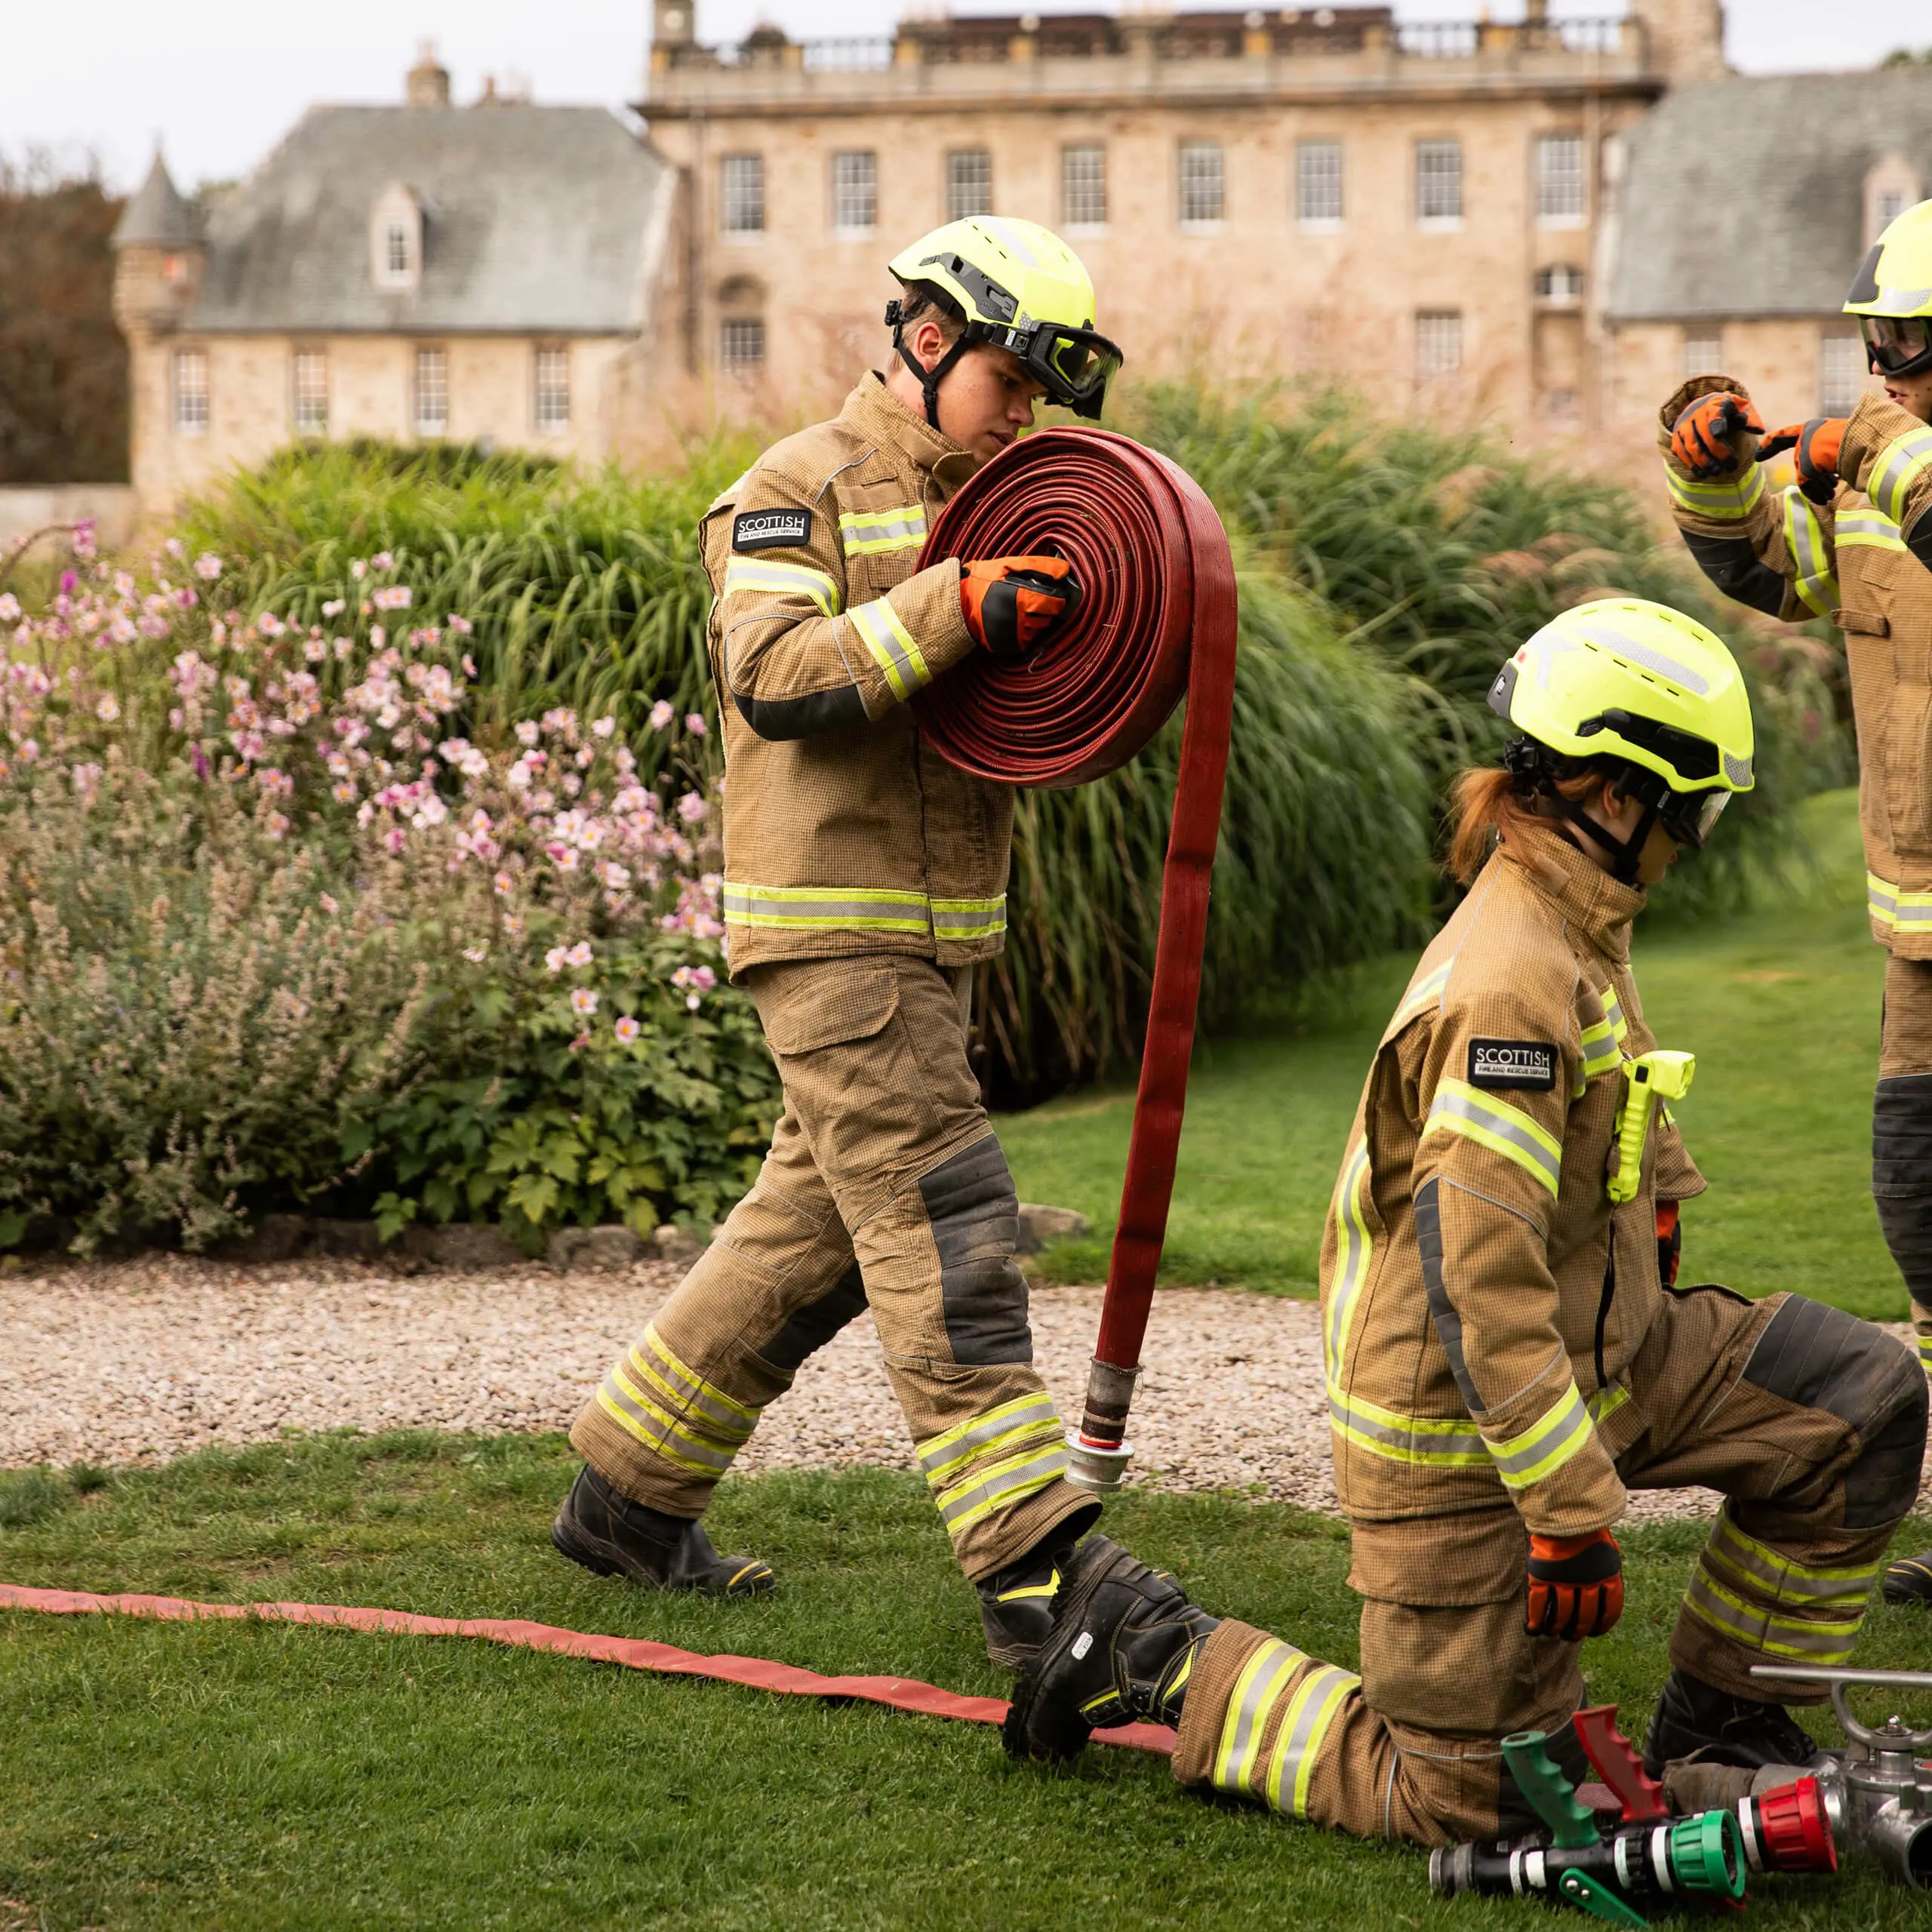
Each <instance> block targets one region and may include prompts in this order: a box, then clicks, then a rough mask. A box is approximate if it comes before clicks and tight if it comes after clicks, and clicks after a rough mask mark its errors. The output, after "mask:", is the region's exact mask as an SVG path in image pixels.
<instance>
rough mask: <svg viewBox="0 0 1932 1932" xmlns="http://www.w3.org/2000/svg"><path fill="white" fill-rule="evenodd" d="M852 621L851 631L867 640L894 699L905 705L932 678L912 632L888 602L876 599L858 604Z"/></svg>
mask: <svg viewBox="0 0 1932 1932" xmlns="http://www.w3.org/2000/svg"><path fill="white" fill-rule="evenodd" d="M851 619H852V628H853V629H854V630H856V631H857V632H858V633H859V635H860V638H863V640H864V642H865V647H866V649H867V650H868V651H870V652H871V653H872V661H873V662H874V663H875V664H877V665H878V668H879V672H880V674H881V675H882V676H883V677H884V679H885V681H886V682H887V683H888V685H891V688H892V694H893V696H894V697H896V698H897V699H898V700H899V701H900V703H902V704H903V703H904V702H905V701H906V699H908V698H909V697H911V696H912V694H913V693H914V692H915V691H917V690H918V688H919V687H920V686H921V685H923V684H925V683H927V682H928V681H929V680H930V679H931V677H932V675H933V674H932V673H931V671H929V670H928V669H927V668H926V660H925V659H924V657H922V656H921V654H920V651H919V647H918V645H916V644H915V643H914V642H913V641H912V632H910V631H909V630H908V629H906V626H904V624H903V623H900V618H899V613H898V612H897V611H895V610H894V608H892V605H891V602H890V601H889V600H888V599H887V598H883V597H875V598H873V599H872V601H871V602H870V603H869V604H861V605H857V607H856V608H854V610H853V611H852V613H851Z"/></svg>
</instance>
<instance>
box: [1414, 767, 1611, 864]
mask: <svg viewBox="0 0 1932 1932" xmlns="http://www.w3.org/2000/svg"><path fill="white" fill-rule="evenodd" d="M1610 777H1611V774H1609V773H1607V772H1606V771H1600V770H1598V771H1589V770H1586V771H1579V772H1577V774H1575V775H1574V777H1568V778H1559V779H1558V780H1555V786H1556V789H1557V790H1558V791H1559V792H1561V793H1562V794H1563V795H1564V797H1565V798H1568V799H1570V800H1571V801H1572V802H1573V803H1574V804H1583V803H1584V802H1585V801H1586V800H1587V799H1589V798H1591V797H1592V796H1593V795H1595V793H1597V792H1600V791H1601V790H1602V789H1604V786H1605V785H1606V784H1607V783H1609V782H1610ZM1551 823H1552V820H1550V819H1549V817H1546V815H1545V814H1543V813H1541V812H1539V811H1537V804H1536V801H1535V800H1534V798H1527V797H1525V796H1524V794H1523V793H1522V792H1519V791H1518V789H1516V781H1515V780H1514V779H1513V778H1512V777H1510V775H1509V773H1508V772H1506V771H1500V770H1498V769H1497V768H1496V767H1494V766H1493V765H1492V766H1486V767H1479V768H1475V769H1472V770H1471V771H1465V772H1463V773H1462V774H1460V775H1459V776H1458V777H1457V780H1456V782H1455V784H1454V786H1453V787H1452V788H1451V792H1450V798H1449V854H1448V863H1449V873H1450V876H1451V878H1454V880H1455V881H1456V883H1457V884H1458V885H1470V884H1474V883H1475V876H1476V874H1477V873H1478V872H1481V870H1482V869H1483V867H1484V866H1485V865H1486V864H1487V863H1488V862H1489V855H1490V854H1491V851H1493V850H1494V848H1495V847H1496V845H1497V844H1498V843H1499V842H1501V843H1503V844H1507V843H1509V841H1510V839H1511V838H1512V837H1513V838H1517V839H1518V840H1520V839H1521V836H1522V835H1523V833H1524V832H1525V831H1526V830H1527V828H1528V827H1529V826H1532V825H1541V826H1545V827H1547V826H1549V825H1550V824H1551Z"/></svg>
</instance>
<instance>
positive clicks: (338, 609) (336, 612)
mask: <svg viewBox="0 0 1932 1932" xmlns="http://www.w3.org/2000/svg"><path fill="white" fill-rule="evenodd" d="M348 608H349V606H348V605H346V604H345V603H344V602H343V601H342V599H341V598H340V597H331V598H330V599H329V601H328V602H327V603H326V604H325V605H323V606H322V615H323V616H324V617H340V616H341V615H342V614H343V611H346V610H347V609H348Z"/></svg>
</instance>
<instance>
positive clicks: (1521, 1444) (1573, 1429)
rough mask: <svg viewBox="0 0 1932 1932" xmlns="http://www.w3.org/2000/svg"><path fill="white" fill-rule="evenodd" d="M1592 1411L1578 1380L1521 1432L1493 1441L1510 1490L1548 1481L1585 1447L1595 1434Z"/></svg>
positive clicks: (1492, 1451) (1491, 1447) (1500, 1471)
mask: <svg viewBox="0 0 1932 1932" xmlns="http://www.w3.org/2000/svg"><path fill="white" fill-rule="evenodd" d="M1591 1434H1592V1430H1591V1426H1590V1412H1589V1409H1588V1408H1587V1407H1586V1406H1585V1405H1584V1402H1583V1395H1582V1394H1581V1392H1580V1391H1579V1390H1578V1389H1577V1385H1576V1383H1574V1382H1573V1383H1571V1385H1570V1389H1569V1392H1568V1393H1567V1395H1565V1396H1564V1398H1563V1399H1562V1401H1560V1402H1558V1404H1556V1405H1555V1407H1554V1408H1552V1409H1549V1410H1548V1411H1546V1412H1545V1413H1544V1414H1542V1415H1540V1416H1539V1417H1537V1420H1535V1421H1534V1422H1533V1423H1531V1425H1530V1426H1529V1427H1528V1428H1527V1429H1524V1431H1523V1432H1522V1433H1521V1435H1512V1436H1510V1437H1509V1438H1506V1440H1504V1441H1500V1442H1496V1441H1492V1442H1491V1444H1490V1445H1489V1453H1490V1454H1491V1456H1493V1457H1494V1458H1495V1459H1496V1473H1497V1475H1500V1477H1501V1478H1503V1483H1504V1484H1505V1486H1506V1487H1509V1488H1510V1489H1527V1488H1528V1487H1530V1486H1531V1484H1533V1483H1539V1482H1543V1481H1547V1480H1548V1479H1549V1478H1550V1477H1552V1476H1553V1475H1555V1473H1556V1472H1557V1471H1558V1469H1561V1468H1562V1466H1564V1463H1567V1462H1568V1461H1569V1460H1571V1457H1574V1455H1576V1454H1577V1452H1578V1451H1580V1449H1581V1448H1582V1447H1583V1445H1584V1444H1585V1443H1586V1442H1587V1441H1589V1438H1590V1436H1591Z"/></svg>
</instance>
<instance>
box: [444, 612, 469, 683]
mask: <svg viewBox="0 0 1932 1932" xmlns="http://www.w3.org/2000/svg"><path fill="white" fill-rule="evenodd" d="M443 622H444V623H446V624H447V625H448V626H449V627H450V629H451V630H453V631H454V632H456V634H457V636H458V637H468V636H469V634H470V633H471V632H472V631H474V630H475V628H476V626H475V625H474V624H472V623H471V622H470V621H469V619H468V618H467V617H458V616H457V614H456V613H455V612H454V611H451V613H450V614H449V615H448V617H445V619H444V620H443ZM469 675H471V676H472V678H473V677H475V675H476V673H475V672H474V671H472V672H470V674H469Z"/></svg>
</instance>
